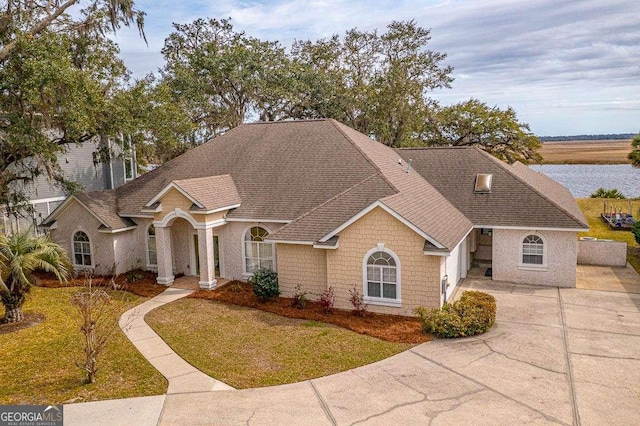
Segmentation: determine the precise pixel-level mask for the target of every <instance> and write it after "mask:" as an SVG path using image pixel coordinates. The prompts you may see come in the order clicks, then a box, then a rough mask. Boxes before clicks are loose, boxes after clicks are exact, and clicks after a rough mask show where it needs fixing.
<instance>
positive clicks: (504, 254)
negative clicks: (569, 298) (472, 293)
mask: <svg viewBox="0 0 640 426" xmlns="http://www.w3.org/2000/svg"><path fill="white" fill-rule="evenodd" d="M529 234H536V235H539V236H541V237H542V238H543V240H544V243H545V250H546V256H545V259H546V262H547V267H546V268H545V269H544V270H541V269H536V270H532V269H530V268H528V267H523V266H518V263H519V261H520V259H521V256H522V240H523V239H524V238H525V237H526V236H527V235H529ZM577 255H578V238H577V233H576V232H568V231H535V230H530V231H527V230H506V229H494V230H493V262H492V268H493V279H494V280H497V281H510V282H515V283H522V284H536V285H548V286H558V287H575V286H576V264H577Z"/></svg>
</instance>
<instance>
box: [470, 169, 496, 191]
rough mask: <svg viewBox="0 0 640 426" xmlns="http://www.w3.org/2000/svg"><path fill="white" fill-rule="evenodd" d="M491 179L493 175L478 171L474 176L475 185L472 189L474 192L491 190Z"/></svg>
mask: <svg viewBox="0 0 640 426" xmlns="http://www.w3.org/2000/svg"><path fill="white" fill-rule="evenodd" d="M491 181H493V175H492V174H490V173H478V175H477V176H476V187H475V189H474V190H473V191H474V192H476V193H481V194H482V193H486V192H491Z"/></svg>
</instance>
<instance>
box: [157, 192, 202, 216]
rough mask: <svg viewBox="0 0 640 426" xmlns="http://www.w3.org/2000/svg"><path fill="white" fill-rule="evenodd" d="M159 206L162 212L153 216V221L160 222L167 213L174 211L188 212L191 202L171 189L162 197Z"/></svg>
mask: <svg viewBox="0 0 640 426" xmlns="http://www.w3.org/2000/svg"><path fill="white" fill-rule="evenodd" d="M160 204H161V205H162V212H160V213H155V214H154V217H153V218H154V219H155V220H162V219H163V218H164V217H165V216H166V215H167V214H168V213H170V212H172V211H174V210H175V209H180V210H183V211H185V212H188V211H189V209H190V208H191V205H192V204H193V202H192V201H191V200H189V199H188V198H187V197H185V196H184V195H182V194H181V193H180V191H178V190H177V189H174V188H171V189H170V190H168V191H167V192H166V193H165V194H164V195H163V196H162V198H161V199H160ZM200 216H203V215H200ZM196 217H197V216H196Z"/></svg>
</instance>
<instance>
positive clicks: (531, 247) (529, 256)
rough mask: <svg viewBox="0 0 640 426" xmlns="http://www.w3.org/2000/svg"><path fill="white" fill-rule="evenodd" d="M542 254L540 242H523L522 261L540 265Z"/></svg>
mask: <svg viewBox="0 0 640 426" xmlns="http://www.w3.org/2000/svg"><path fill="white" fill-rule="evenodd" d="M543 254H544V249H543V246H542V245H540V244H524V245H523V246H522V263H526V264H530V265H542V260H543V259H542V258H543Z"/></svg>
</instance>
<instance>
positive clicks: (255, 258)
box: [244, 226, 274, 274]
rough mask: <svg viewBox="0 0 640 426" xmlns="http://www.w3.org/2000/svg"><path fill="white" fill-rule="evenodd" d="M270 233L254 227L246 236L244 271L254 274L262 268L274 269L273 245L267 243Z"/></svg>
mask: <svg viewBox="0 0 640 426" xmlns="http://www.w3.org/2000/svg"><path fill="white" fill-rule="evenodd" d="M267 235H269V233H268V232H267V231H266V230H265V229H264V228H261V227H259V226H254V227H253V228H251V229H249V230H248V231H247V232H246V233H245V234H244V271H245V272H246V273H247V274H253V273H254V272H255V271H257V270H258V269H260V268H268V269H274V268H273V266H274V261H273V253H274V250H273V243H268V242H265V241H264V239H265V238H266V237H267Z"/></svg>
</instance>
